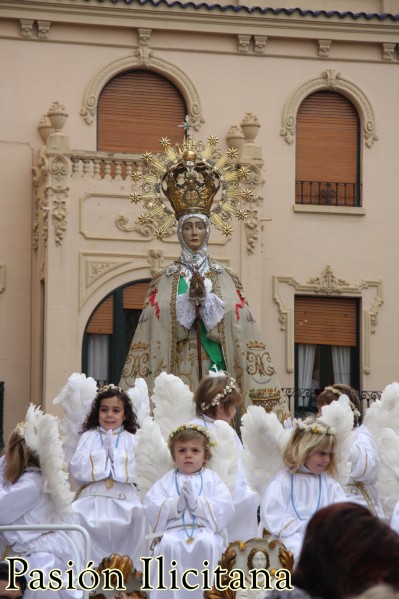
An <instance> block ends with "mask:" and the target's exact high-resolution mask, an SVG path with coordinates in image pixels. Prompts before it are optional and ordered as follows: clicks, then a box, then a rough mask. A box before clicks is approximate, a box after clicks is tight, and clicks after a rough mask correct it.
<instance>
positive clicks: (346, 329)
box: [295, 297, 357, 347]
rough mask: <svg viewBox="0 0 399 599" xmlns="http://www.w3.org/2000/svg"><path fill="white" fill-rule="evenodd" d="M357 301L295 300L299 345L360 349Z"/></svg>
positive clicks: (297, 298) (296, 335)
mask: <svg viewBox="0 0 399 599" xmlns="http://www.w3.org/2000/svg"><path fill="white" fill-rule="evenodd" d="M356 323H357V300H356V299H352V298H319V297H296V298H295V343H311V344H315V345H344V346H349V347H355V346H356Z"/></svg>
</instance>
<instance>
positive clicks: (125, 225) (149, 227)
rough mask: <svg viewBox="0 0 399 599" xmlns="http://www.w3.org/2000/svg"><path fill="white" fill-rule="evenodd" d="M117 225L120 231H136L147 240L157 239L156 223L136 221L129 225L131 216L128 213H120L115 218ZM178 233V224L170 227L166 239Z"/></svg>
mask: <svg viewBox="0 0 399 599" xmlns="http://www.w3.org/2000/svg"><path fill="white" fill-rule="evenodd" d="M115 225H116V227H117V228H118V229H119V230H120V231H124V232H125V233H132V232H133V231H134V232H135V233H138V234H139V235H141V236H142V237H144V238H145V239H146V240H147V241H152V240H153V239H155V225H154V224H153V223H147V224H140V223H137V222H136V223H134V224H133V225H129V217H128V216H126V214H119V216H117V217H116V219H115ZM176 233H177V224H176V225H174V226H173V227H171V228H170V229H169V231H168V232H167V233H166V234H165V239H166V238H170V237H173V236H175V235H176Z"/></svg>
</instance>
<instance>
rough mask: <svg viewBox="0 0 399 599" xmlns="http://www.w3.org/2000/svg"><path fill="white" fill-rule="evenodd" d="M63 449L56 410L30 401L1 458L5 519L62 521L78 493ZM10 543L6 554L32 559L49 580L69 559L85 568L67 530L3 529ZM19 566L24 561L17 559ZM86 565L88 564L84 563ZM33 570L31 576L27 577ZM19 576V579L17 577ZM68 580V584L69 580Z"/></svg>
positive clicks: (51, 594) (57, 593) (51, 595)
mask: <svg viewBox="0 0 399 599" xmlns="http://www.w3.org/2000/svg"><path fill="white" fill-rule="evenodd" d="M63 463H64V455H63V451H62V446H61V441H60V438H59V431H58V424H57V419H56V418H55V416H52V415H50V414H43V412H42V411H41V410H40V409H39V408H35V407H34V406H33V405H31V406H30V408H29V409H28V412H27V414H26V417H25V421H24V422H22V423H20V424H19V425H18V426H17V427H16V428H15V429H14V431H13V432H12V433H11V435H10V437H9V440H8V443H7V447H6V454H5V456H3V457H2V458H0V525H2V526H7V525H31V524H45V525H52V524H63V523H66V521H67V518H68V509H69V506H70V503H71V501H72V499H73V494H72V493H71V491H70V488H69V485H68V483H67V475H66V473H65V472H64V471H63ZM2 538H3V540H4V541H5V543H6V545H8V548H7V551H6V555H7V557H11V556H20V557H21V558H23V559H24V560H26V562H27V563H28V572H30V571H31V570H33V569H38V570H41V571H42V572H43V575H44V581H45V584H47V583H48V582H49V576H48V575H49V572H50V570H53V569H54V568H58V569H59V570H61V572H65V570H66V569H67V568H68V566H67V562H68V561H69V560H72V561H73V562H74V570H75V573H78V572H79V571H80V569H81V568H82V562H81V556H80V553H79V550H78V548H77V547H78V546H77V544H76V543H77V542H80V543H82V537H81V536H80V537H76V539H75V541H74V542H72V537H71V536H69V535H68V534H66V532H63V531H46V530H21V531H14V530H13V531H4V532H2V533H0V541H1V540H2ZM17 567H18V569H20V567H21V564H18V566H17ZM83 567H84V566H83ZM28 572H27V574H26V577H28ZM17 580H18V579H17ZM64 586H65V585H64ZM39 596H40V597H41V598H43V599H45V598H47V599H57V598H58V599H67V598H68V597H70V598H72V597H75V598H76V597H81V596H82V592H81V591H78V590H76V591H74V590H72V589H71V590H66V589H60V590H40V591H37V590H33V589H30V588H29V586H28V588H27V589H26V590H25V592H24V597H27V598H28V599H35V598H36V597H39Z"/></svg>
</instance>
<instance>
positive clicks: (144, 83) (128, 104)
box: [97, 69, 187, 154]
mask: <svg viewBox="0 0 399 599" xmlns="http://www.w3.org/2000/svg"><path fill="white" fill-rule="evenodd" d="M186 113H187V109H186V104H185V101H184V98H183V96H182V94H181V93H180V91H179V90H178V89H177V88H176V87H175V85H174V84H173V83H172V82H171V81H169V79H166V78H165V77H162V76H161V75H159V74H158V73H154V72H152V71H146V70H142V69H135V70H132V71H127V72H125V73H121V74H120V75H117V76H116V77H114V78H113V79H111V81H109V83H107V85H106V86H105V87H104V89H103V90H102V92H101V94H100V98H99V101H98V136H97V147H98V150H99V151H106V152H127V153H131V154H141V153H142V152H145V151H150V152H160V151H161V150H162V148H161V146H160V144H159V140H160V139H161V138H162V137H168V138H169V139H170V140H171V142H172V144H175V143H181V141H182V139H183V130H182V129H181V128H180V129H179V128H178V125H179V124H181V123H182V122H183V121H184V119H185V116H186Z"/></svg>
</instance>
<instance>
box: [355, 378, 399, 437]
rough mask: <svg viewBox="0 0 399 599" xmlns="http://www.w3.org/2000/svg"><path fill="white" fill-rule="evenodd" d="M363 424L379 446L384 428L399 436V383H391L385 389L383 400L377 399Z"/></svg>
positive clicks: (382, 395) (368, 410) (367, 412)
mask: <svg viewBox="0 0 399 599" xmlns="http://www.w3.org/2000/svg"><path fill="white" fill-rule="evenodd" d="M363 424H364V425H365V426H366V427H367V429H368V430H369V432H370V434H371V436H372V437H373V439H374V441H375V442H376V443H377V444H379V436H380V431H381V430H382V429H383V428H391V429H392V430H393V431H394V432H395V433H396V434H397V435H399V383H391V384H390V385H387V386H386V387H385V389H384V391H383V392H382V394H381V399H377V400H376V401H375V402H373V403H372V404H371V405H370V407H369V408H368V409H367V411H366V415H365V417H364V420H363Z"/></svg>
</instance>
